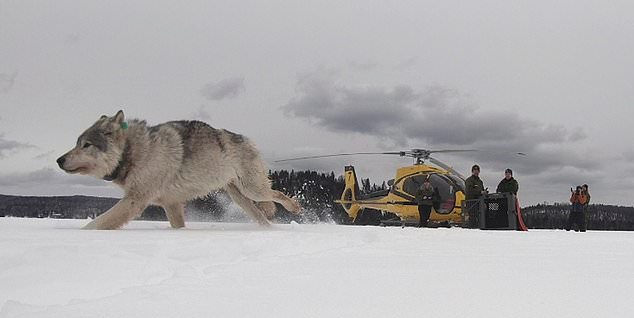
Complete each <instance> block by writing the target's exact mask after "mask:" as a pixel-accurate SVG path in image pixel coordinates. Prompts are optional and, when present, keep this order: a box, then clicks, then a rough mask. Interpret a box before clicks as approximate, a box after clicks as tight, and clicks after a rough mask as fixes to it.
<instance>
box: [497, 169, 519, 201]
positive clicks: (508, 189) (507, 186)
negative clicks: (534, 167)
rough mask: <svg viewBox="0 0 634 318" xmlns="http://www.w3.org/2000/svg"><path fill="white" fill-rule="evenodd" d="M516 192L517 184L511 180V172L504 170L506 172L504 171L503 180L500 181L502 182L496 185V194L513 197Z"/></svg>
mask: <svg viewBox="0 0 634 318" xmlns="http://www.w3.org/2000/svg"><path fill="white" fill-rule="evenodd" d="M518 190H519V184H518V183H517V180H515V179H514V178H513V170H511V169H506V171H504V179H502V181H500V183H499V184H498V188H497V190H496V192H497V193H512V194H513V195H517V191H518Z"/></svg>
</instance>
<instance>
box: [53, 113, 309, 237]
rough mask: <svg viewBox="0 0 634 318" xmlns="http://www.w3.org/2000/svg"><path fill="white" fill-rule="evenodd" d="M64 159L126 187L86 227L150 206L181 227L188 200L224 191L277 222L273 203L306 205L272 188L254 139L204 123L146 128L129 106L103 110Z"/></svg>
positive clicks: (71, 168) (122, 219)
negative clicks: (128, 115)
mask: <svg viewBox="0 0 634 318" xmlns="http://www.w3.org/2000/svg"><path fill="white" fill-rule="evenodd" d="M57 163H58V164H59V166H60V168H62V169H63V170H64V171H66V172H68V173H80V174H86V175H92V176H95V177H97V178H103V179H105V180H108V181H112V182H114V183H115V184H117V185H119V186H120V187H122V188H123V190H124V193H125V194H124V196H123V198H122V199H121V200H120V201H119V202H118V203H117V204H116V205H115V206H113V207H112V208H111V209H110V210H108V211H107V212H105V213H103V214H102V215H100V216H99V217H97V218H96V219H94V220H93V221H92V222H90V223H88V224H87V225H86V226H85V227H84V228H87V229H118V228H120V227H121V226H123V225H124V224H126V223H127V222H129V221H130V220H132V219H134V218H136V217H138V216H139V215H140V214H141V213H142V212H143V210H144V209H145V207H146V206H147V205H148V204H156V205H159V206H162V207H163V208H164V209H165V212H166V213H167V218H168V219H169V222H170V224H171V226H172V227H174V228H180V227H183V226H185V221H184V209H185V203H186V202H187V201H189V200H191V199H194V198H198V197H203V196H206V195H207V194H209V193H210V192H212V191H215V190H219V189H224V190H225V191H226V192H227V193H228V194H229V196H230V197H231V199H232V200H233V201H234V202H235V203H236V204H238V205H239V206H240V207H241V208H242V209H243V210H244V211H245V212H246V213H247V214H248V215H249V216H250V217H251V218H253V219H254V220H255V221H257V222H258V223H260V224H262V225H269V224H270V223H269V220H268V218H267V217H271V216H272V215H273V213H275V205H274V204H273V202H277V203H280V204H281V205H283V206H284V207H285V208H286V209H287V210H289V211H292V212H296V213H297V212H299V210H300V206H299V204H297V202H296V201H294V200H292V199H290V198H288V197H287V196H285V195H284V194H283V193H281V192H279V191H275V190H272V189H271V184H270V181H269V179H268V177H267V170H266V168H265V165H264V162H263V160H262V158H261V157H260V153H259V152H258V150H257V149H256V148H255V146H254V145H253V144H252V143H251V142H250V141H249V140H248V139H246V138H245V137H244V136H242V135H239V134H236V133H232V132H230V131H227V130H224V129H215V128H212V127H211V126H209V125H207V124H205V123H203V122H200V121H172V122H167V123H164V124H160V125H157V126H147V125H146V123H145V121H139V120H131V121H129V122H127V123H126V122H125V118H124V114H123V111H119V112H118V113H117V114H116V115H115V116H113V117H108V116H105V115H104V116H101V118H100V119H99V120H97V122H95V123H94V124H93V125H92V126H91V127H90V128H88V129H87V130H86V131H85V132H84V133H83V134H81V136H79V138H78V139H77V144H76V146H75V148H73V149H72V150H70V151H69V152H67V153H66V154H64V155H63V156H61V157H60V158H59V159H57Z"/></svg>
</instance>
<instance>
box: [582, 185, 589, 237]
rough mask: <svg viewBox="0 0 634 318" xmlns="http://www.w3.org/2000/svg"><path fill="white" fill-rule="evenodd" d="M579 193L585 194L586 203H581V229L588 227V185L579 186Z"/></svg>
mask: <svg viewBox="0 0 634 318" xmlns="http://www.w3.org/2000/svg"><path fill="white" fill-rule="evenodd" d="M581 193H582V194H584V195H585V196H586V203H585V204H584V205H583V230H584V231H585V230H586V229H587V228H588V207H589V206H590V192H589V191H588V185H587V184H584V185H582V186H581Z"/></svg>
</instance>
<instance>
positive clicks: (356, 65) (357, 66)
mask: <svg viewBox="0 0 634 318" xmlns="http://www.w3.org/2000/svg"><path fill="white" fill-rule="evenodd" d="M377 66H379V63H376V62H366V63H360V62H349V63H348V67H349V68H350V69H351V70H353V71H371V70H373V69H375V68H377Z"/></svg>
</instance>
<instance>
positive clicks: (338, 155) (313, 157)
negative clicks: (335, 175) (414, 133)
mask: <svg viewBox="0 0 634 318" xmlns="http://www.w3.org/2000/svg"><path fill="white" fill-rule="evenodd" d="M357 155H399V156H403V153H402V152H400V151H391V152H351V153H337V154H332V155H321V156H307V157H297V158H290V159H282V160H275V161H273V162H287V161H295V160H307V159H318V158H330V157H343V156H357Z"/></svg>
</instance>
